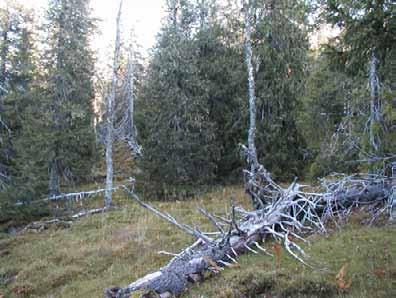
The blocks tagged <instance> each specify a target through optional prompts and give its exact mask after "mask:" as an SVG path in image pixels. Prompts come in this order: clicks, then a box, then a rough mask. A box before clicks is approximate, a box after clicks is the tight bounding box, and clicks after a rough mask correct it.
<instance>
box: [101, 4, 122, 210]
mask: <svg viewBox="0 0 396 298" xmlns="http://www.w3.org/2000/svg"><path fill="white" fill-rule="evenodd" d="M121 11H122V0H120V6H119V9H118V14H117V29H116V40H115V49H114V61H113V74H112V81H111V86H110V90H109V92H108V94H107V96H106V99H107V100H106V108H107V111H106V113H107V115H106V116H107V121H106V122H107V123H106V139H105V146H106V194H105V206H106V207H109V206H110V205H111V203H112V189H113V140H114V136H113V134H114V101H115V96H116V89H117V84H118V68H119V59H120V47H121V36H120V26H121Z"/></svg>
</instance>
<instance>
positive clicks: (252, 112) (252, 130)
mask: <svg viewBox="0 0 396 298" xmlns="http://www.w3.org/2000/svg"><path fill="white" fill-rule="evenodd" d="M252 10H253V9H252V4H251V1H248V2H245V3H244V12H245V62H246V67H247V74H248V95H249V132H248V149H249V163H250V169H251V172H254V171H255V169H256V168H257V165H258V159H257V150H256V144H255V137H256V94H255V81H254V72H253V63H252V60H253V58H252V56H253V52H252V41H251V34H252V33H251V31H252V24H251V19H252Z"/></svg>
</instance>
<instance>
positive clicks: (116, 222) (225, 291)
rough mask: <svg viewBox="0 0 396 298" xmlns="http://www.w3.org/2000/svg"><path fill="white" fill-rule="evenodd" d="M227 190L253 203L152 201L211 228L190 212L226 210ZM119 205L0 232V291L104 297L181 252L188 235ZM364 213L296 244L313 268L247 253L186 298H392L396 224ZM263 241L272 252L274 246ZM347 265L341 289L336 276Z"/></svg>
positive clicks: (219, 196) (221, 195) (220, 196)
mask: <svg viewBox="0 0 396 298" xmlns="http://www.w3.org/2000/svg"><path fill="white" fill-rule="evenodd" d="M231 195H232V196H234V198H235V199H236V201H237V202H239V203H241V204H243V205H245V206H247V207H248V206H249V201H248V199H247V198H246V197H245V196H244V193H243V190H242V189H241V188H238V187H227V188H224V189H218V190H216V191H213V192H211V193H208V194H206V195H203V196H202V197H200V198H197V199H194V200H190V201H176V202H153V205H155V206H157V207H159V208H160V209H162V210H166V211H167V212H169V213H170V214H172V215H173V216H175V218H176V219H178V220H179V221H180V222H184V223H190V224H192V223H193V224H196V225H199V226H200V227H202V228H203V229H205V228H207V229H208V230H209V229H211V227H210V226H209V223H208V222H207V221H206V220H205V219H204V218H203V217H202V216H200V215H199V214H198V212H197V211H196V208H197V207H199V206H203V207H204V208H206V209H208V210H209V211H216V212H217V213H220V212H225V211H226V210H227V208H229V206H230V197H231ZM115 201H116V203H117V204H119V205H122V206H125V208H123V209H121V210H116V211H111V212H108V213H105V214H99V215H93V216H90V217H86V218H82V219H81V220H79V221H78V222H75V223H74V224H73V226H72V227H71V228H69V229H62V228H55V227H54V228H51V229H48V230H45V231H42V232H36V233H35V232H26V233H24V234H19V235H17V236H10V235H7V234H0V297H67V298H68V297H103V290H104V288H106V287H110V286H115V285H122V286H124V285H126V284H128V283H130V282H132V281H134V280H136V279H137V278H139V277H142V276H143V275H145V274H147V273H150V272H151V271H155V270H156V269H157V268H159V267H161V266H163V265H165V264H166V263H167V261H168V260H169V259H170V257H169V256H166V255H160V254H158V251H161V250H164V251H168V252H174V253H177V252H179V250H181V249H182V248H183V247H185V246H186V245H187V244H189V243H191V242H192V241H193V239H191V238H190V237H189V236H187V235H185V234H184V233H182V232H180V231H178V230H176V229H175V227H174V226H171V225H169V224H168V223H165V222H163V221H162V220H161V219H158V218H157V217H155V216H154V215H153V214H151V213H149V212H148V211H147V210H144V209H142V208H140V207H139V206H137V205H136V204H134V203H133V202H130V201H128V199H127V198H125V197H123V196H122V195H121V194H118V196H117V197H116V198H115ZM97 203H98V204H100V202H99V201H97ZM364 217H365V215H364V214H356V215H354V216H353V217H352V218H351V219H350V220H349V221H348V223H345V224H344V225H343V227H342V229H337V228H330V229H329V230H330V232H329V233H328V234H326V235H314V236H308V239H309V240H310V242H311V245H307V244H301V245H302V246H303V247H304V249H305V250H306V252H307V253H308V254H309V255H310V258H309V259H308V263H310V264H311V265H313V267H314V268H315V269H310V268H308V267H304V266H303V265H301V264H300V263H298V262H297V261H295V260H294V259H291V258H290V256H288V255H287V253H286V252H283V251H282V250H280V251H279V250H278V253H277V257H275V258H274V257H270V256H266V255H263V254H257V255H254V254H251V255H245V256H241V257H240V258H239V266H236V267H234V268H227V269H225V270H224V271H223V272H222V273H221V274H219V275H216V276H212V277H211V278H209V279H207V280H206V281H205V282H203V283H202V284H196V285H194V286H192V287H191V289H190V291H188V292H187V293H186V294H184V295H183V297H197V298H198V297H200V298H204V297H224V298H225V297H356V298H357V297H396V226H395V225H389V224H387V223H383V224H382V225H377V226H371V227H368V226H364V225H361V224H360V222H361V221H362V220H363V219H364ZM265 246H266V247H267V249H269V250H273V251H274V252H275V251H277V250H276V249H274V243H273V242H269V243H267V244H266V245H265ZM345 264H348V268H347V269H346V270H344V273H345V277H344V279H345V285H344V286H342V285H341V288H343V287H344V288H345V289H341V288H340V284H339V283H337V282H336V275H337V274H338V273H339V271H340V269H341V268H342V267H343V265H345ZM350 280H351V284H349V281H350ZM348 286H349V287H348ZM136 297H138V296H136Z"/></svg>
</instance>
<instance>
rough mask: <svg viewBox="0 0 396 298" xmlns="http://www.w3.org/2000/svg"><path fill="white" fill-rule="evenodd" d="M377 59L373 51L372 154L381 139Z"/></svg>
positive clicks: (371, 90)
mask: <svg viewBox="0 0 396 298" xmlns="http://www.w3.org/2000/svg"><path fill="white" fill-rule="evenodd" d="M377 65H378V59H377V57H376V55H375V50H373V51H372V53H371V61H370V73H369V79H370V98H371V101H370V129H369V130H370V131H369V138H370V145H371V150H372V153H373V154H375V153H378V152H379V150H380V146H381V139H380V136H379V135H378V133H379V129H380V128H381V125H382V112H381V100H380V97H379V79H378V71H377Z"/></svg>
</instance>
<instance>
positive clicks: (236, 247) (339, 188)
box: [105, 166, 395, 298]
mask: <svg viewBox="0 0 396 298" xmlns="http://www.w3.org/2000/svg"><path fill="white" fill-rule="evenodd" d="M259 168H261V167H260V166H259ZM258 175H264V173H263V172H259V173H258ZM262 180H263V181H265V180H266V176H265V175H264V176H263V177H262ZM394 182H395V181H392V180H391V179H389V178H385V177H379V176H366V177H360V176H350V177H342V178H341V179H336V180H334V179H331V180H330V181H323V184H322V188H321V192H312V191H310V192H305V191H303V190H302V186H301V185H299V184H297V183H293V184H292V185H290V187H288V188H282V187H281V186H279V185H276V184H275V185H271V188H270V189H269V190H267V191H264V190H261V191H260V192H257V193H256V195H257V196H260V194H264V193H269V192H273V195H274V196H275V197H276V198H277V199H275V197H274V200H273V202H272V203H271V204H269V205H267V206H266V207H265V208H264V209H261V210H255V211H246V210H244V209H243V208H241V207H235V206H232V208H231V210H232V211H231V214H230V216H229V217H228V218H224V217H221V216H217V215H214V214H210V213H209V212H207V211H205V210H203V209H201V210H200V211H201V213H202V214H203V215H204V216H205V217H206V218H207V219H208V220H209V221H210V222H211V223H212V224H213V227H214V228H215V229H216V230H217V232H211V233H205V232H201V231H200V230H198V229H196V228H193V227H190V226H188V225H185V224H181V223H179V222H177V220H176V219H175V218H173V217H172V216H171V215H169V214H167V213H162V212H161V211H159V210H158V209H156V208H155V207H153V206H151V205H149V204H147V203H144V202H142V201H141V200H140V199H139V197H138V196H137V195H136V194H135V193H133V192H131V191H129V190H128V189H127V188H125V189H126V191H127V193H128V194H129V195H130V196H131V198H132V199H133V200H135V201H136V202H137V203H138V204H139V205H140V206H142V207H143V208H146V209H148V210H150V211H151V212H153V213H154V214H156V215H157V216H159V217H160V218H162V219H164V220H166V221H168V222H169V223H171V224H173V225H175V226H176V227H177V228H179V229H180V230H182V231H184V232H185V233H187V234H188V235H190V236H192V237H194V238H195V239H196V241H195V242H194V243H193V244H192V245H191V246H189V247H187V248H186V249H184V250H183V251H182V252H181V253H179V254H176V255H174V254H172V255H174V257H173V258H172V259H171V261H170V262H169V263H168V264H167V265H166V266H165V267H162V268H161V269H159V270H158V271H156V272H153V273H150V274H148V275H146V276H145V277H143V278H141V279H138V280H137V281H135V282H133V283H131V284H129V285H128V286H126V287H122V288H121V287H113V288H110V289H106V290H105V297H106V298H113V297H117V298H126V297H129V296H130V294H131V293H132V292H135V291H138V290H143V291H144V292H155V293H156V294H157V295H159V297H171V296H172V295H176V296H177V295H179V294H181V293H182V292H183V291H185V290H186V289H187V288H188V286H189V284H192V283H195V282H197V281H201V280H202V279H203V277H204V273H205V272H214V273H218V272H220V271H221V270H224V268H225V267H232V264H233V263H237V262H238V261H237V260H238V257H239V255H241V254H244V253H249V252H252V253H255V254H257V253H259V252H260V253H265V254H270V253H269V252H268V251H267V250H266V249H265V247H264V246H265V241H267V240H268V239H269V238H273V239H275V241H278V242H280V243H282V244H283V246H284V247H285V249H286V251H287V252H288V253H289V254H290V255H291V256H293V257H294V258H295V259H296V260H298V261H299V262H302V263H303V264H305V265H306V266H309V267H311V266H310V265H309V264H308V263H307V261H306V260H307V258H306V257H307V256H306V254H305V252H304V250H303V249H302V248H301V247H300V246H299V245H298V244H297V243H296V242H295V240H294V239H299V240H302V241H306V240H305V239H304V238H303V237H302V236H300V235H301V233H303V232H307V231H311V232H312V231H313V230H316V231H321V232H325V231H326V228H325V224H326V222H327V221H329V220H332V221H335V222H337V221H338V219H344V218H345V217H347V216H348V215H349V214H350V213H351V210H352V208H357V207H358V206H359V207H362V206H363V207H364V208H366V210H368V211H369V212H371V214H372V220H375V219H376V218H378V217H379V216H380V215H381V214H384V213H385V212H388V211H392V208H393V207H392V206H393V203H392V202H391V201H392V200H393V199H392V198H393V197H394V195H395V194H394V192H395V188H394V186H395V183H394ZM267 187H268V183H267V182H266V183H264V184H261V185H257V189H262V188H267ZM274 189H277V191H274ZM390 214H391V213H390ZM211 237H213V238H211ZM162 253H163V252H162ZM167 254H170V253H167Z"/></svg>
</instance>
